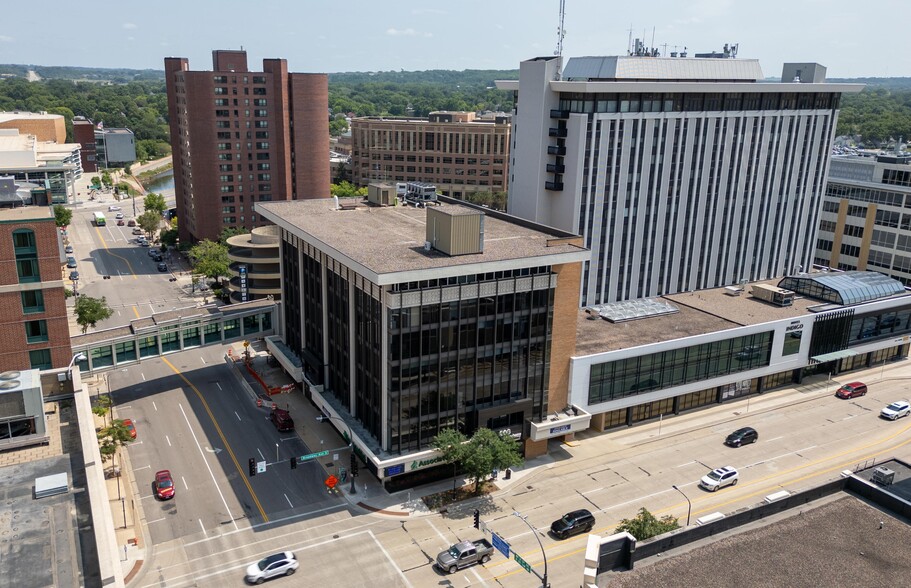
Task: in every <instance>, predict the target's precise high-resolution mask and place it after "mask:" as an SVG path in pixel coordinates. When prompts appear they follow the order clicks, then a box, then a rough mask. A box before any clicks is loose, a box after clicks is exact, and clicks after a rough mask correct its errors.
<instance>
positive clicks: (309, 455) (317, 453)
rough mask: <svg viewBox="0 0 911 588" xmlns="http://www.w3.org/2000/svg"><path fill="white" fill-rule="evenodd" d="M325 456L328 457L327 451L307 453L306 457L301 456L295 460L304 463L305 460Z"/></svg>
mask: <svg viewBox="0 0 911 588" xmlns="http://www.w3.org/2000/svg"><path fill="white" fill-rule="evenodd" d="M327 455H329V450H328V449H327V450H325V451H317V452H316V453H308V454H307V455H302V456H300V457H299V458H297V459H298V460H300V461H306V460H308V459H314V458H317V457H325V456H327Z"/></svg>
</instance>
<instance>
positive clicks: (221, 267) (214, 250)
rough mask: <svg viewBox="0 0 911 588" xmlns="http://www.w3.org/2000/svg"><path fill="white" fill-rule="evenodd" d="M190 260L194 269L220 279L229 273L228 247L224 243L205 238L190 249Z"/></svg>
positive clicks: (213, 278) (198, 272)
mask: <svg viewBox="0 0 911 588" xmlns="http://www.w3.org/2000/svg"><path fill="white" fill-rule="evenodd" d="M189 257H190V260H191V261H192V263H193V271H194V272H195V273H197V274H201V275H203V276H206V277H207V278H209V279H211V280H216V281H218V279H219V278H221V277H222V276H226V275H228V266H229V265H230V263H231V262H230V261H229V260H228V248H227V247H225V246H224V245H221V244H219V243H216V242H215V241H210V240H208V239H205V240H204V241H200V242H199V243H197V244H196V245H194V246H193V247H192V248H191V249H190V253H189Z"/></svg>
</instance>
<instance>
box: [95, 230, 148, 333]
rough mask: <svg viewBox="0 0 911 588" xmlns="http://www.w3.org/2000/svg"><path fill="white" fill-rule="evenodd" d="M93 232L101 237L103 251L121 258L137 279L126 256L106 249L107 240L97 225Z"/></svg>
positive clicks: (135, 278)
mask: <svg viewBox="0 0 911 588" xmlns="http://www.w3.org/2000/svg"><path fill="white" fill-rule="evenodd" d="M95 232H96V233H97V234H98V238H99V239H101V246H102V247H104V252H105V253H107V254H108V255H111V256H113V257H116V258H117V259H122V260H123V262H124V263H125V264H127V268H129V270H130V275H131V276H133V279H134V280H137V279H139V278H138V277H137V276H136V273H135V272H134V271H133V266H132V265H131V264H130V262H129V260H128V259H127V258H125V257H123V256H121V255H117V254H116V253H114V252H113V251H111V250H110V249H108V244H107V242H105V240H104V236H103V235H102V234H101V231H100V230H99V229H98V227H95ZM136 316H137V317H138V316H139V315H138V314H137V315H136Z"/></svg>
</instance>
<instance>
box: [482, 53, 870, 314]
mask: <svg viewBox="0 0 911 588" xmlns="http://www.w3.org/2000/svg"><path fill="white" fill-rule="evenodd" d="M715 55H717V54H715ZM763 79H764V76H763V74H762V70H761V69H760V66H759V63H758V61H756V60H750V59H734V58H731V57H727V58H724V57H722V58H718V57H717V56H716V57H714V58H708V57H706V58H689V57H653V56H644V55H630V56H620V57H582V58H573V59H570V60H569V61H568V62H567V64H566V67H565V68H564V67H563V62H562V57H541V58H537V59H531V60H528V61H524V62H522V63H521V65H520V72H519V80H518V81H502V82H497V86H498V87H499V88H501V89H512V90H514V91H515V92H516V109H515V113H514V116H513V129H512V149H511V155H510V177H509V212H510V214H513V215H516V216H519V217H522V218H526V219H529V220H532V221H535V222H538V223H542V224H545V225H549V226H553V227H556V228H559V229H562V230H565V231H569V232H573V233H577V234H581V235H583V236H584V243H585V246H586V247H588V248H590V249H591V261H590V262H587V263H586V264H585V267H584V270H583V274H582V288H581V293H580V300H579V302H580V305H583V306H585V305H594V304H603V303H610V302H615V301H622V300H630V299H638V298H645V297H650V296H656V295H662V294H672V293H677V292H685V291H692V290H698V289H704V288H713V287H719V286H725V285H731V284H737V283H741V282H743V281H756V280H762V279H767V278H772V277H776V276H781V275H785V274H787V273H790V272H793V271H799V270H800V269H801V268H807V267H809V265H810V263H811V262H812V260H813V253H814V245H815V243H814V239H815V234H816V228H817V226H818V223H819V212H820V209H821V206H822V197H823V193H824V190H825V184H826V172H827V167H828V161H829V151H830V146H831V143H832V139H833V135H834V132H835V125H836V120H837V116H838V106H839V99H840V96H841V94H842V93H844V92H858V91H860V89H861V88H862V86H860V85H854V84H828V83H824V80H825V68H823V67H822V66H820V65H818V64H812V63H809V64H785V65H784V68H783V73H782V78H781V81H780V82H776V83H762V81H763Z"/></svg>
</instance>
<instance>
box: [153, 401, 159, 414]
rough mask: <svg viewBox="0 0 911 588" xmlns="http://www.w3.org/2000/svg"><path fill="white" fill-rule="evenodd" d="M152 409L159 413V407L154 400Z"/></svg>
mask: <svg viewBox="0 0 911 588" xmlns="http://www.w3.org/2000/svg"><path fill="white" fill-rule="evenodd" d="M152 408H154V409H155V412H158V405H157V404H155V401H154V400H153V401H152Z"/></svg>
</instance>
